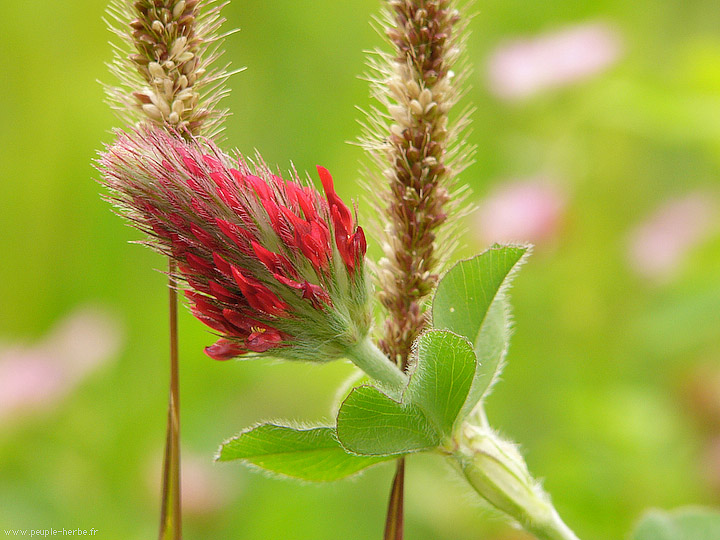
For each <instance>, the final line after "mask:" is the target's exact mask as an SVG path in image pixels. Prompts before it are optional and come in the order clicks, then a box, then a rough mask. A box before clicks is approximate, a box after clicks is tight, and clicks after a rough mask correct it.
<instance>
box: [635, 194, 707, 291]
mask: <svg viewBox="0 0 720 540" xmlns="http://www.w3.org/2000/svg"><path fill="white" fill-rule="evenodd" d="M715 209H716V204H715V201H714V199H713V197H712V196H710V195H708V194H704V193H694V194H691V195H687V196H685V197H682V198H678V199H673V200H670V201H668V202H666V203H665V204H664V205H662V206H661V207H660V208H658V209H657V210H656V211H655V212H654V213H653V214H652V215H650V216H649V217H648V218H647V219H646V220H645V221H644V222H643V223H641V224H640V225H638V226H637V227H635V229H633V230H632V231H631V232H630V235H629V241H628V260H629V264H630V266H631V267H632V268H633V269H634V270H635V271H636V272H637V273H638V274H640V275H641V276H643V277H646V278H649V279H654V280H658V281H663V280H666V279H668V278H670V277H672V274H673V273H674V272H675V271H676V270H677V269H678V267H679V266H680V265H681V263H682V262H683V260H684V258H685V257H686V255H687V254H688V252H689V251H690V250H691V249H692V248H693V247H694V246H696V245H697V244H699V243H700V242H702V241H703V240H704V239H705V238H706V237H707V236H708V234H709V233H710V232H711V230H712V226H713V224H714V221H715V220H714V218H713V216H714V214H715Z"/></svg>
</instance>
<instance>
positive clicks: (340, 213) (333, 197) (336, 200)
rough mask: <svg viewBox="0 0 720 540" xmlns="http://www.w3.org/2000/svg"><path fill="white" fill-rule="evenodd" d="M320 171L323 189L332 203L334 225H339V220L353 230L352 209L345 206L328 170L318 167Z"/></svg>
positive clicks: (349, 229) (348, 229)
mask: <svg viewBox="0 0 720 540" xmlns="http://www.w3.org/2000/svg"><path fill="white" fill-rule="evenodd" d="M317 170H318V173H319V174H320V181H321V182H322V185H323V189H324V190H325V197H326V198H327V201H328V204H329V205H330V211H331V215H332V218H333V225H335V227H338V223H336V221H339V222H340V223H342V226H343V227H344V229H345V230H346V231H351V230H352V228H353V219H352V214H351V213H350V209H349V208H348V207H347V206H345V203H344V202H342V199H340V197H338V195H337V193H335V186H334V185H333V179H332V176H330V173H329V172H328V170H327V169H326V168H324V167H320V166H319V165H318V167H317ZM335 208H337V217H336V216H335Z"/></svg>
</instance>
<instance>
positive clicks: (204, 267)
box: [185, 252, 214, 275]
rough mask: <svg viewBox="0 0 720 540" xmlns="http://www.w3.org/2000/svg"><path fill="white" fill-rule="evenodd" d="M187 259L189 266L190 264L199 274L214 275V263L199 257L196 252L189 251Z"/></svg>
mask: <svg viewBox="0 0 720 540" xmlns="http://www.w3.org/2000/svg"><path fill="white" fill-rule="evenodd" d="M185 260H186V261H187V263H188V266H190V268H191V269H192V270H194V271H195V272H197V273H199V274H205V275H212V272H213V269H214V268H213V265H212V264H210V263H209V262H208V261H206V260H205V259H203V258H202V257H198V256H197V255H195V254H194V253H190V252H187V253H186V254H185Z"/></svg>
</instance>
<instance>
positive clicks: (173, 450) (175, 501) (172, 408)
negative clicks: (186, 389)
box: [159, 258, 182, 540]
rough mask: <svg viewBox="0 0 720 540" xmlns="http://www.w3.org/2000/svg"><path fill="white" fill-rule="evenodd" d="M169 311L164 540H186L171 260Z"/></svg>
mask: <svg viewBox="0 0 720 540" xmlns="http://www.w3.org/2000/svg"><path fill="white" fill-rule="evenodd" d="M168 261H169V262H168V275H169V276H170V277H169V278H168V291H169V295H168V311H169V327H170V392H169V401H168V417H167V434H166V439H165V457H164V459H163V480H162V499H161V501H162V503H161V509H160V536H159V538H160V540H180V539H181V538H182V502H181V489H180V486H181V484H180V482H181V477H180V367H179V354H178V329H177V312H178V301H177V283H176V281H175V278H174V277H173V276H174V275H175V272H176V263H175V261H174V260H173V259H171V258H170V259H168Z"/></svg>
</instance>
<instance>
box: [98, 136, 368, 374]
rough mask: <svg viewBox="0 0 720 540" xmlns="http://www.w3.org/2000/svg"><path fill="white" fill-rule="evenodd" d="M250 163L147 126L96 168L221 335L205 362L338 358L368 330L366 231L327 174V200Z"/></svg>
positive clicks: (323, 175)
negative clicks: (167, 258)
mask: <svg viewBox="0 0 720 540" xmlns="http://www.w3.org/2000/svg"><path fill="white" fill-rule="evenodd" d="M257 162H258V164H256V165H254V164H252V163H251V162H249V161H247V160H245V159H243V158H241V157H240V158H237V159H233V158H232V157H230V156H229V155H227V154H225V153H223V152H222V151H221V150H220V149H218V148H217V147H216V146H215V145H214V144H212V143H211V142H209V141H205V140H200V139H195V140H191V141H186V140H183V139H181V138H179V137H174V136H172V134H168V133H166V132H165V131H163V130H162V129H161V128H158V127H152V126H144V127H140V128H138V129H137V130H136V131H133V132H131V133H123V132H118V137H117V140H116V142H115V143H114V144H113V145H112V146H110V147H108V148H106V151H105V152H104V153H102V154H101V156H100V159H99V161H98V163H99V169H100V171H101V173H102V181H103V183H104V184H105V185H106V186H107V187H108V188H109V190H110V193H111V194H110V196H109V197H108V198H109V199H110V200H111V201H112V202H113V203H114V204H115V205H116V206H117V207H118V208H119V209H120V211H121V213H123V214H124V215H126V216H127V217H128V218H129V219H130V220H131V222H132V223H133V225H134V226H136V227H137V228H138V229H140V230H142V231H144V232H146V233H147V234H148V235H150V237H151V239H150V241H149V242H147V243H148V244H149V245H151V246H152V247H154V248H155V249H156V250H158V251H160V252H161V253H163V254H165V255H168V256H170V257H172V258H173V259H175V260H176V261H177V267H178V276H177V277H178V278H179V280H181V282H182V283H183V284H184V285H185V286H186V290H185V295H186V297H187V299H188V301H189V303H190V308H191V310H192V313H193V314H194V315H195V316H196V317H197V318H198V319H200V320H201V321H202V322H204V323H205V324H206V325H208V326H209V327H210V328H212V329H213V330H214V331H215V332H217V334H218V335H219V336H220V339H219V340H218V341H217V342H216V343H215V344H214V345H211V346H209V347H207V348H206V349H205V351H206V353H207V354H208V355H209V356H210V357H212V358H215V359H217V360H227V359H230V358H233V357H237V356H258V355H271V356H278V357H283V358H287V359H298V360H308V361H315V362H324V361H328V360H332V359H335V358H339V357H342V356H345V354H346V352H347V350H348V349H349V348H351V347H353V346H354V345H355V344H356V343H358V342H360V341H361V340H363V339H365V337H366V336H367V334H368V332H369V328H370V322H371V313H370V307H369V290H368V287H369V282H368V279H367V278H366V274H365V265H364V258H365V251H366V248H367V245H366V242H365V235H364V233H363V230H362V228H361V227H359V226H357V225H356V223H355V220H354V219H353V215H352V213H351V211H350V209H349V208H348V207H347V206H346V205H345V204H344V203H343V201H342V200H341V199H340V197H338V195H337V194H336V193H335V189H334V186H333V180H332V177H331V176H330V173H329V172H328V171H327V170H326V169H324V168H322V167H318V173H319V175H320V179H321V181H322V186H323V188H324V191H325V197H323V196H322V195H321V194H320V193H319V192H318V191H317V190H316V189H315V188H313V187H312V186H311V185H307V184H304V183H302V182H300V181H299V179H298V177H297V174H296V173H294V174H293V178H292V179H291V180H284V179H283V178H281V177H280V176H278V175H276V174H274V173H273V172H272V171H271V170H270V169H269V168H268V166H267V165H266V164H265V163H264V162H263V161H262V159H261V158H260V157H259V156H258V158H257Z"/></svg>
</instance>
